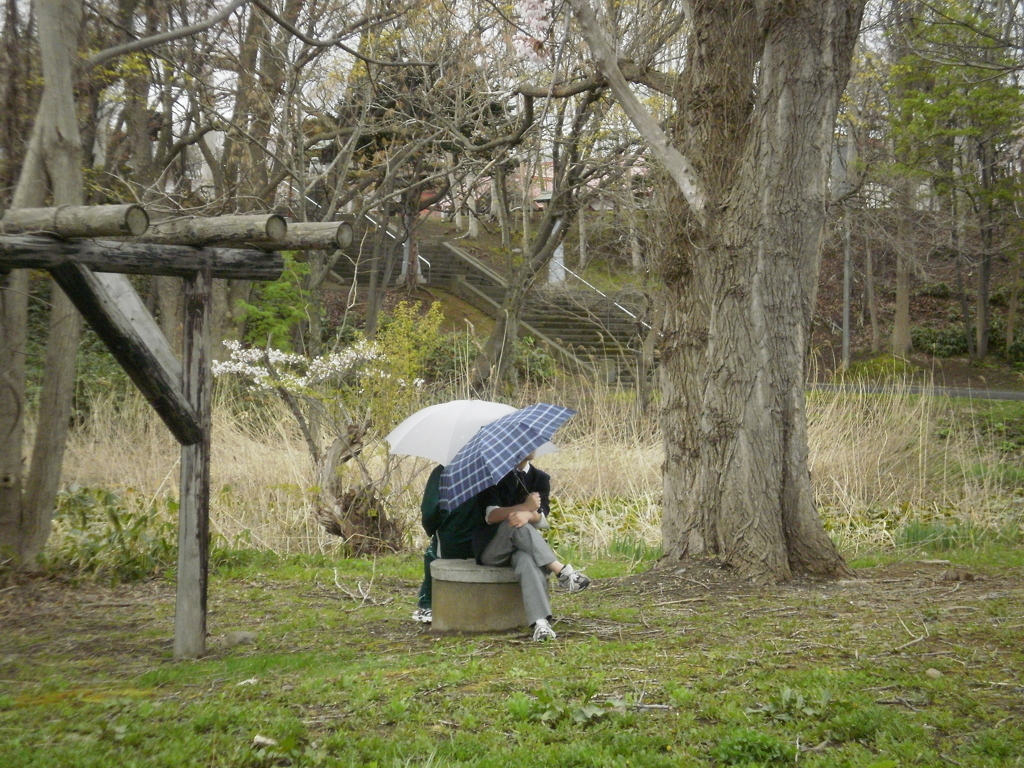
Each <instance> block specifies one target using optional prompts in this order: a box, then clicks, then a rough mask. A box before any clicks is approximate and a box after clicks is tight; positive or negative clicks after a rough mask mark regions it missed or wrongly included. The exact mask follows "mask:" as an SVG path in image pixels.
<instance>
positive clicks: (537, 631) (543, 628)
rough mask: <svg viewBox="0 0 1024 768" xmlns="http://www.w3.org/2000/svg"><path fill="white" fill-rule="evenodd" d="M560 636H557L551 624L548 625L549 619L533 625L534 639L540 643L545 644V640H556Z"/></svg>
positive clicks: (539, 620)
mask: <svg viewBox="0 0 1024 768" xmlns="http://www.w3.org/2000/svg"><path fill="white" fill-rule="evenodd" d="M557 637H558V635H556V634H555V630H553V629H552V628H551V624H550V623H548V620H547V619H537V623H536V624H534V625H533V639H534V640H535V641H537V642H538V643H543V642H544V641H545V640H554V639H555V638H557Z"/></svg>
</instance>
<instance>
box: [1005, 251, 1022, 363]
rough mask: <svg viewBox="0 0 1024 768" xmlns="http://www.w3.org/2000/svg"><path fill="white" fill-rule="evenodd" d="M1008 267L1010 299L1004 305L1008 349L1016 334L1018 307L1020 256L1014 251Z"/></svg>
mask: <svg viewBox="0 0 1024 768" xmlns="http://www.w3.org/2000/svg"><path fill="white" fill-rule="evenodd" d="M1011 258H1012V259H1013V262H1012V266H1011V268H1010V299H1009V304H1008V305H1007V307H1006V337H1005V343H1006V349H1009V348H1010V346H1011V345H1012V344H1013V342H1014V340H1015V338H1016V336H1017V311H1018V309H1019V308H1020V272H1021V269H1020V267H1021V258H1020V254H1019V253H1014V254H1013V256H1012V257H1011Z"/></svg>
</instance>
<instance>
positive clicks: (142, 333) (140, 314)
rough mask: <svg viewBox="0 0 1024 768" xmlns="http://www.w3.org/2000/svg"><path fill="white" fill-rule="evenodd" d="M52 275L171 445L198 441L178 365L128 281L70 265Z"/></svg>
mask: <svg viewBox="0 0 1024 768" xmlns="http://www.w3.org/2000/svg"><path fill="white" fill-rule="evenodd" d="M50 273H51V274H52V275H53V279H54V280H56V281H57V283H58V284H59V285H60V287H61V288H62V289H63V290H64V293H66V294H67V296H68V298H69V299H71V301H72V302H73V303H74V305H75V306H76V307H78V311H79V312H81V313H82V317H84V318H85V319H86V321H87V322H88V323H89V325H91V326H92V329H93V330H94V331H96V335H97V336H99V337H100V339H102V341H103V343H104V344H106V345H107V349H109V350H110V353H111V354H112V355H113V356H114V358H115V359H116V360H117V361H118V362H119V363H120V364H121V367H122V368H124V370H125V372H126V373H127V374H128V375H129V376H130V377H131V380H132V381H133V382H135V386H137V387H138V388H139V390H140V391H141V392H142V394H143V396H144V397H145V398H146V400H148V401H149V403H150V405H152V406H153V408H154V409H156V412H157V413H158V414H159V416H160V418H161V419H163V422H164V424H166V425H167V428H168V429H170V430H171V433H172V434H173V435H174V437H175V439H176V440H177V441H178V442H179V443H181V444H182V445H196V444H197V443H199V442H200V441H202V439H203V427H202V423H201V422H200V420H199V418H198V416H197V414H196V411H195V409H194V408H193V407H192V405H191V404H190V402H189V399H188V397H186V394H185V392H184V390H183V389H182V378H181V363H180V362H179V361H178V358H177V357H175V355H174V352H173V351H172V350H171V347H170V345H169V344H168V343H167V339H166V338H164V335H163V333H161V331H160V328H159V326H157V324H156V321H154V320H153V316H152V315H150V314H149V311H148V310H147V309H146V306H145V304H143V303H142V299H140V298H139V295H138V294H137V293H136V292H135V289H134V288H133V287H132V284H131V283H130V282H129V281H128V278H127V277H125V276H124V275H103V274H96V273H94V272H92V271H91V270H89V269H88V268H86V267H83V266H82V265H81V264H68V263H65V264H61V265H58V266H56V267H53V268H52V269H51V270H50Z"/></svg>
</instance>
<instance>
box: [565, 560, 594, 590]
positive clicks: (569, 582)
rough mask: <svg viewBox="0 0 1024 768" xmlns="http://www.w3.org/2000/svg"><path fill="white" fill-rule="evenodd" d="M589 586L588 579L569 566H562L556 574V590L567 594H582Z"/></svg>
mask: <svg viewBox="0 0 1024 768" xmlns="http://www.w3.org/2000/svg"><path fill="white" fill-rule="evenodd" d="M589 586H590V578H589V577H588V576H586V574H583V573H580V572H579V571H577V570H576V569H575V568H573V567H572V566H571V565H563V566H562V571H561V573H559V574H558V588H559V589H564V590H565V591H567V592H582V591H583V590H584V589H586V588H587V587H589Z"/></svg>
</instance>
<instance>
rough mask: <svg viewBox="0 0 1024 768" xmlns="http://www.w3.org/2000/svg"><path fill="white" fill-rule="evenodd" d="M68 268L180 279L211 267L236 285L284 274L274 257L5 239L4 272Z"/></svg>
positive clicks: (1, 239) (1, 243) (0, 244)
mask: <svg viewBox="0 0 1024 768" xmlns="http://www.w3.org/2000/svg"><path fill="white" fill-rule="evenodd" d="M67 263H74V264H79V265H81V266H83V267H88V268H89V269H91V270H93V271H94V272H121V273H124V274H129V275H172V276H176V277H189V276H190V275H194V274H195V273H196V272H198V271H199V270H200V269H204V268H206V267H209V268H210V271H211V273H212V276H213V277H222V278H229V279H232V280H276V279H277V278H279V277H280V276H281V272H282V271H283V270H284V259H283V258H282V257H281V254H279V253H276V252H274V251H257V250H252V249H248V250H246V249H239V248H192V247H189V246H178V245H156V244H153V243H128V242H120V241H116V240H63V239H60V238H57V237H48V236H42V235H35V236H34V235H0V269H54V268H55V267H57V266H60V265H61V264H67Z"/></svg>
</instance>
